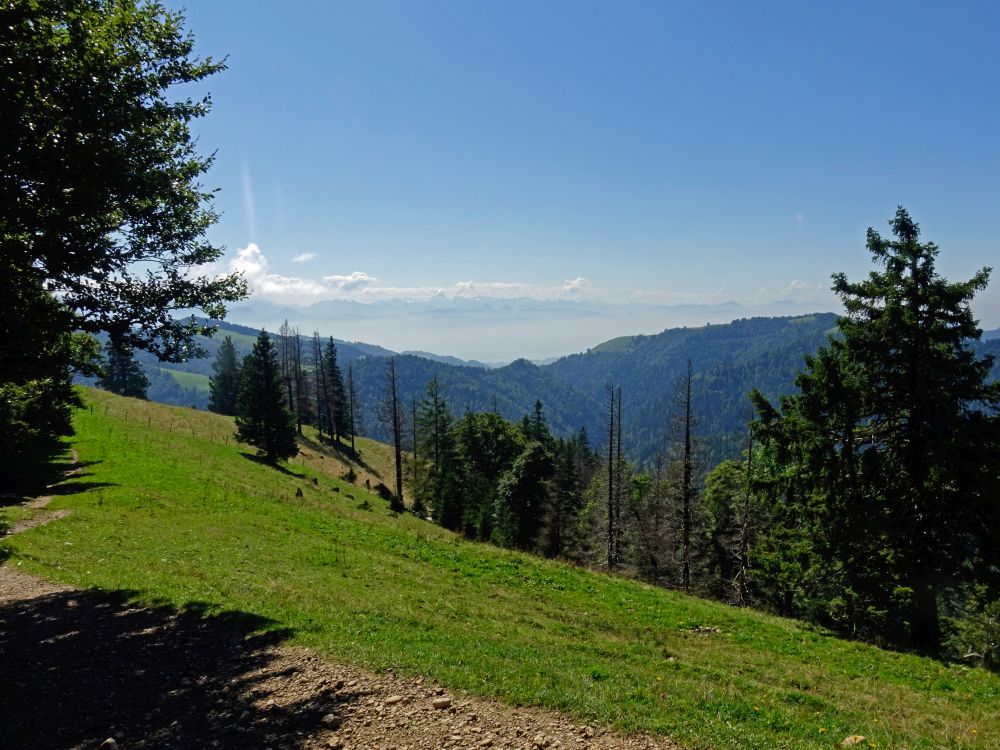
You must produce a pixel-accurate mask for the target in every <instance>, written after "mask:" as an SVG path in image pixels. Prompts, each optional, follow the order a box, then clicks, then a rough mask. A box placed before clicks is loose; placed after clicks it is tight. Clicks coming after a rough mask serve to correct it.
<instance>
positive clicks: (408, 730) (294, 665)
mask: <svg viewBox="0 0 1000 750" xmlns="http://www.w3.org/2000/svg"><path fill="white" fill-rule="evenodd" d="M266 625H268V623H267V622H266V621H265V620H263V619H262V618H259V617H255V616H253V615H249V614H246V613H241V612H229V613H223V614H222V615H217V616H204V613H203V612H201V611H199V610H198V608H197V607H194V608H191V609H189V610H186V611H181V612H178V611H176V610H173V609H168V608H155V607H136V606H133V605H131V604H129V602H128V592H116V593H101V594H98V593H94V592H83V591H78V590H73V589H71V588H68V587H66V586H60V585H56V584H52V583H49V582H47V581H43V580H42V579H39V578H35V577H33V576H29V575H25V574H23V573H20V572H18V571H17V570H15V569H14V568H13V567H12V566H11V564H10V563H8V564H6V565H3V566H0V673H2V675H3V678H2V679H0V727H3V734H4V738H3V740H4V741H3V743H2V744H3V747H4V748H5V749H6V750H19V749H20V748H25V749H27V748H32V750H42V749H44V748H53V749H54V748H60V749H64V748H98V747H102V746H103V747H105V748H113V747H116V748H120V749H121V750H125V749H126V748H143V749H145V748H149V749H152V748H177V749H178V750H179V749H180V748H273V749H274V750H277V749H278V748H306V749H311V748H327V749H331V748H332V749H334V750H340V749H341V748H342V749H343V750H363V749H368V748H370V749H372V750H375V749H378V750H423V749H425V748H426V749H427V750H430V749H431V748H435V749H437V748H449V749H452V748H453V749H455V750H459V749H463V748H471V749H477V750H486V749H487V748H489V749H490V750H492V749H493V748H518V749H520V750H543V749H544V750H562V749H565V750H570V749H571V748H586V749H587V750H608V749H610V748H622V749H625V750H639V749H645V748H649V749H650V750H652V749H653V748H656V749H658V750H659V749H662V750H677V746H676V745H672V744H671V743H669V742H667V741H666V740H663V739H661V738H648V737H636V736H632V737H623V736H621V735H617V734H614V733H612V732H608V731H605V730H602V729H596V730H595V729H594V728H592V727H588V726H582V725H580V724H579V723H578V722H574V721H572V720H570V719H568V718H566V717H564V716H562V715H560V714H557V713H554V712H550V711H542V710H537V709H525V708H512V707H510V706H506V705H503V704H500V703H498V702H496V701H489V700H483V699H479V698H473V697H470V696H467V695H462V694H456V693H452V692H449V691H446V690H444V689H443V688H441V687H440V686H438V685H436V684H434V683H431V682H427V681H424V680H422V679H421V678H412V679H411V678H402V677H398V676H396V675H394V674H392V673H386V674H373V673H370V672H366V671H363V670H360V669H357V668H350V667H345V666H341V665H338V664H334V663H331V662H330V661H328V660H327V659H326V658H324V657H322V656H319V655H318V654H316V653H313V652H311V651H309V650H306V649H303V648H298V647H293V646H289V645H287V644H286V643H285V642H284V641H285V639H286V636H287V633H283V632H280V631H274V630H272V631H270V632H265V633H261V632H259V629H260V628H261V627H262V626H266ZM102 743H103V745H102Z"/></svg>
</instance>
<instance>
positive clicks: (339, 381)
mask: <svg viewBox="0 0 1000 750" xmlns="http://www.w3.org/2000/svg"><path fill="white" fill-rule="evenodd" d="M323 377H324V379H325V381H326V398H327V404H326V412H327V415H328V419H329V424H328V426H327V430H328V431H329V432H330V434H331V435H333V436H334V437H335V438H336V439H337V440H341V439H343V438H344V437H346V436H347V435H348V422H349V421H350V420H349V418H348V411H349V408H348V397H347V393H346V389H345V388H344V375H343V373H342V372H341V370H340V364H339V363H338V362H337V345H336V344H335V343H333V337H332V336H331V337H330V338H329V340H328V341H327V342H326V350H325V351H324V352H323Z"/></svg>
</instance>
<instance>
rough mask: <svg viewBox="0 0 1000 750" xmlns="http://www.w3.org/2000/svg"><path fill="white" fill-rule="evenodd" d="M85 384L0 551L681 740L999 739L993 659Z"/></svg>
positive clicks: (481, 689)
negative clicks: (923, 650)
mask: <svg viewBox="0 0 1000 750" xmlns="http://www.w3.org/2000/svg"><path fill="white" fill-rule="evenodd" d="M85 395H86V400H87V402H88V404H89V406H90V408H88V409H86V410H83V411H81V412H80V413H79V415H78V418H77V430H78V435H77V437H76V438H75V439H74V440H73V446H74V447H75V448H76V450H77V451H78V453H79V457H80V459H81V461H83V462H89V463H88V465H86V467H85V473H84V475H83V476H79V477H75V478H73V479H72V480H71V482H72V483H76V484H77V485H78V486H79V489H80V490H81V491H79V492H78V493H76V494H64V495H60V496H59V497H58V498H57V500H56V501H55V502H54V503H53V505H52V506H50V507H53V508H59V507H65V508H70V509H72V511H73V512H72V515H70V516H69V517H67V518H65V519H63V520H61V521H58V522H55V523H53V524H49V525H46V526H41V527H38V528H36V529H33V530H31V531H29V532H26V533H24V534H21V535H18V536H16V537H13V538H11V540H10V541H9V542H8V544H9V546H11V547H12V551H13V556H12V558H11V559H10V560H9V561H8V562H7V563H6V564H8V565H21V566H22V569H26V570H29V571H32V572H35V573H39V574H41V575H44V576H47V577H50V578H54V579H58V580H61V581H66V582H69V583H72V584H75V585H77V586H82V587H100V588H103V589H129V590H134V591H137V592H139V593H138V598H139V599H140V600H143V601H154V600H155V601H167V602H170V603H173V604H175V605H177V606H181V605H184V604H187V603H191V602H201V603H207V604H208V609H209V611H212V610H216V609H219V610H221V609H237V610H243V611H246V612H251V613H254V614H257V615H262V616H264V617H267V618H271V619H273V620H274V621H275V622H276V623H277V627H289V628H292V629H293V630H294V632H295V636H294V637H295V638H296V639H297V640H298V641H299V642H300V643H303V644H306V645H309V646H312V647H315V648H317V649H320V650H322V651H325V652H327V653H329V654H331V655H332V656H333V657H335V658H337V659H340V660H343V661H347V662H352V663H357V664H361V665H366V666H368V667H372V668H375V669H382V668H387V667H394V668H395V669H396V670H397V671H399V672H401V673H414V674H415V673H419V674H423V675H428V676H431V677H433V678H436V679H438V680H440V681H441V682H442V683H444V684H445V685H448V686H450V687H451V688H453V689H462V688H464V689H467V690H470V691H474V692H476V693H480V694H483V695H489V696H498V697H500V698H502V699H504V700H506V701H509V702H513V703H524V704H540V705H545V706H550V707H554V708H558V709H563V710H565V711H568V712H570V713H571V714H573V715H575V716H576V717H578V718H579V719H580V720H581V721H586V722H590V723H600V724H608V725H614V726H617V727H619V728H621V729H624V730H630V731H631V730H643V731H650V732H657V733H665V734H667V735H669V736H671V737H673V738H675V739H676V740H678V741H679V742H680V743H681V744H683V745H684V746H686V747H689V748H769V749H770V748H833V747H835V746H837V745H838V744H839V742H840V741H841V740H842V739H843V738H844V737H845V736H847V735H850V734H855V733H857V734H862V735H865V736H866V737H867V740H866V741H865V743H864V747H878V748H908V749H909V750H916V749H917V748H942V747H945V748H979V749H982V750H986V749H987V748H997V747H1000V677H998V676H996V675H992V674H989V673H987V672H984V671H981V670H976V669H968V668H966V667H962V666H952V665H945V664H941V663H938V662H935V661H932V660H928V659H922V658H918V657H915V656H908V655H903V654H897V653H891V652H885V651H880V650H877V649H874V648H871V647H867V646H864V645H861V644H857V643H849V642H845V641H840V640H837V639H835V638H832V637H829V636H827V635H825V634H823V633H820V632H816V631H814V630H811V629H808V628H806V627H803V626H802V625H800V624H797V623H795V622H791V621H788V620H782V619H778V618H774V617H767V616H763V615H759V614H753V613H750V612H746V611H741V610H738V609H734V608H729V607H725V606H721V605H718V604H713V603H709V602H704V601H700V600H698V599H695V598H689V597H685V596H682V595H679V594H676V593H671V592H667V591H663V590H658V589H654V588H652V587H648V586H644V585H641V584H638V583H634V582H631V581H627V580H621V579H616V578H610V577H606V576H603V575H597V574H592V573H589V572H587V571H584V570H580V569H576V568H573V567H570V566H567V565H562V564H559V563H555V562H548V561H545V560H541V559H536V558H534V557H529V556H525V555H520V554H515V553H511V552H505V551H502V550H498V549H494V548H491V547H489V546H485V545H480V544H472V543H468V542H465V541H463V540H461V539H459V538H456V537H455V536H454V535H452V534H450V533H448V532H445V531H443V530H441V529H439V528H436V527H434V526H432V525H430V524H428V523H426V522H424V521H421V520H419V519H416V518H413V517H411V516H393V515H392V514H390V513H389V512H388V509H387V507H386V504H385V503H383V502H381V501H379V500H377V499H376V498H375V497H373V496H370V495H368V494H367V493H365V492H364V491H363V490H359V489H358V488H356V487H353V486H350V485H347V484H345V483H343V482H342V481H340V480H339V479H337V478H335V477H336V476H338V475H339V472H340V471H341V470H342V467H340V466H336V468H334V469H333V470H332V471H330V470H329V467H330V465H333V464H334V463H335V462H332V461H330V460H329V459H327V458H323V459H320V458H318V457H317V454H316V451H315V450H314V449H311V448H307V450H306V453H307V455H306V457H305V458H303V459H300V460H296V461H292V462H291V463H290V464H289V465H288V472H282V471H279V470H276V469H274V468H272V467H268V466H265V465H262V464H260V463H258V462H256V461H253V460H251V459H250V458H248V457H246V456H244V455H242V454H241V451H242V450H245V448H243V447H241V446H237V445H236V444H234V441H233V439H232V437H231V435H232V420H230V419H226V418H223V417H219V416H215V415H211V414H206V413H200V412H197V411H190V410H187V409H181V408H174V407H168V406H162V405H158V404H151V403H146V402H140V401H134V400H129V399H123V398H118V397H115V396H111V395H109V394H106V393H103V392H99V391H93V390H88V391H86V394H85ZM324 470H327V472H328V473H325V472H324ZM314 480H315V482H314ZM297 489H301V490H302V493H303V494H302V497H296V490H297ZM335 490H336V491H335ZM365 503H367V506H366V505H365ZM359 506H361V507H359ZM366 507H367V508H370V509H366ZM713 628H718V632H713V631H712V630H711V629H713ZM699 629H701V631H699Z"/></svg>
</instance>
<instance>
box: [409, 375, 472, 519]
mask: <svg viewBox="0 0 1000 750" xmlns="http://www.w3.org/2000/svg"><path fill="white" fill-rule="evenodd" d="M416 422H417V433H418V439H417V443H418V445H419V449H420V454H421V457H422V458H421V460H422V461H423V463H424V465H425V466H426V471H424V472H423V474H422V476H421V478H420V480H419V482H418V486H417V487H415V488H414V495H415V496H416V495H417V493H419V498H420V504H421V505H423V506H424V507H429V508H430V509H431V512H432V513H433V514H434V520H435V521H436V522H437V523H439V524H441V525H442V526H444V527H446V528H449V529H458V528H459V526H460V525H461V522H462V496H461V494H460V493H459V492H458V487H457V486H456V483H455V478H456V477H455V474H456V457H455V456H456V448H455V437H454V435H453V433H452V426H453V420H452V416H451V412H450V411H448V405H447V404H446V403H445V400H444V397H443V396H442V395H441V384H440V383H439V382H438V379H437V378H431V379H430V380H429V381H428V383H427V395H426V396H425V397H424V398H423V399H422V400H421V401H420V403H419V405H418V411H417V420H416Z"/></svg>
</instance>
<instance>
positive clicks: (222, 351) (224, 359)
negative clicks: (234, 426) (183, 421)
mask: <svg viewBox="0 0 1000 750" xmlns="http://www.w3.org/2000/svg"><path fill="white" fill-rule="evenodd" d="M212 370H213V371H214V372H215V375H213V376H212V377H211V378H209V380H208V388H209V391H210V395H209V400H208V408H209V409H211V410H212V411H214V412H216V413H218V414H227V415H229V416H232V415H234V414H236V395H237V394H238V393H239V390H240V360H239V357H238V355H237V353H236V347H235V346H234V345H233V339H232V337H231V336H226V337H225V338H224V339H223V340H222V343H221V344H220V345H219V351H218V353H217V354H216V355H215V362H213V363H212Z"/></svg>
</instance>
